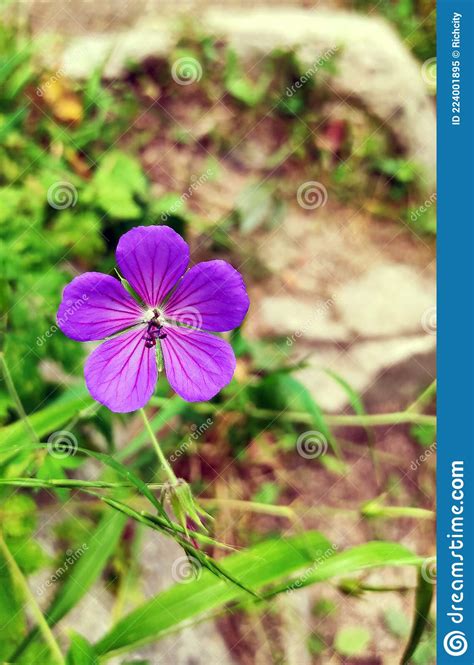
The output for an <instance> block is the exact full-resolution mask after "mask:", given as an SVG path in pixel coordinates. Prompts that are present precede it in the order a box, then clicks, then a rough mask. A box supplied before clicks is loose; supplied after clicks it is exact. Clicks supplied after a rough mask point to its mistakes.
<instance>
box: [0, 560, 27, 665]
mask: <svg viewBox="0 0 474 665" xmlns="http://www.w3.org/2000/svg"><path fill="white" fill-rule="evenodd" d="M0 589H1V593H0V662H2V663H3V662H4V661H7V660H8V657H9V656H10V655H11V653H12V651H13V649H14V648H15V646H16V645H17V644H18V642H19V641H20V640H21V637H22V635H24V633H25V630H26V617H25V614H24V611H23V606H24V602H23V599H22V597H21V594H20V593H19V591H18V588H17V587H16V585H15V584H14V583H13V580H12V578H11V573H10V571H9V569H8V566H7V563H6V561H5V559H4V557H3V554H2V553H1V552H0Z"/></svg>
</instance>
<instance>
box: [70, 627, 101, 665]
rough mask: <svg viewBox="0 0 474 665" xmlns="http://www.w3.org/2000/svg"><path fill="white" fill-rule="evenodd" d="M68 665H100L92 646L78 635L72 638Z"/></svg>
mask: <svg viewBox="0 0 474 665" xmlns="http://www.w3.org/2000/svg"><path fill="white" fill-rule="evenodd" d="M66 665H99V658H98V657H97V654H96V653H95V651H94V649H93V647H92V645H91V644H89V642H88V641H87V640H86V639H85V637H82V635H79V634H78V633H74V634H73V635H72V636H71V646H70V648H69V651H68V654H67V658H66Z"/></svg>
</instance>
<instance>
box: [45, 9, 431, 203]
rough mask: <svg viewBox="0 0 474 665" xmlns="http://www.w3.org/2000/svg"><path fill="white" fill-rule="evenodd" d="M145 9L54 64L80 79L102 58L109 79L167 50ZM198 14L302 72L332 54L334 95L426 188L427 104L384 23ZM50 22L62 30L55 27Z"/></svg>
mask: <svg viewBox="0 0 474 665" xmlns="http://www.w3.org/2000/svg"><path fill="white" fill-rule="evenodd" d="M91 4H92V3H91ZM147 9H148V13H147V14H146V24H145V25H143V24H140V23H137V24H136V26H135V27H134V28H132V29H131V30H123V31H121V32H115V33H113V32H110V30H114V29H115V30H116V27H115V22H111V25H110V26H109V32H107V33H105V32H103V33H96V34H92V33H90V34H88V35H85V36H80V37H76V38H74V39H73V41H72V42H71V44H70V45H69V46H68V47H67V48H66V50H65V51H64V55H63V57H62V62H61V63H60V68H61V69H62V70H63V71H64V72H65V73H67V74H68V75H69V76H72V77H77V78H83V77H87V76H88V75H90V74H91V73H92V72H93V71H94V70H95V69H96V68H97V67H98V66H100V65H101V64H102V63H103V62H104V60H106V62H107V64H106V66H105V76H106V77H108V78H113V77H117V76H120V75H121V74H122V73H123V72H124V71H125V70H126V67H127V65H128V64H129V62H130V61H132V62H133V61H134V62H138V61H140V60H143V59H145V58H147V57H148V56H163V55H166V53H168V52H169V51H170V50H171V49H172V47H173V45H174V43H175V40H176V34H175V33H174V31H173V30H174V29H173V25H174V24H173V22H172V21H171V20H170V18H169V17H167V16H166V15H163V14H160V12H159V11H156V13H150V11H149V8H147ZM88 11H89V12H91V11H93V9H92V8H91V7H89V9H88ZM199 18H200V27H201V29H202V30H204V31H210V32H213V33H215V34H216V35H217V36H219V37H220V38H222V37H224V38H225V39H227V41H228V42H229V43H230V44H231V45H232V46H233V47H234V48H235V49H237V50H238V51H239V52H240V53H241V54H242V55H244V56H245V57H256V58H258V59H259V60H261V59H262V58H263V57H264V56H265V55H268V54H269V53H271V51H272V50H274V49H275V48H277V47H284V48H291V49H295V51H296V52H297V53H298V55H299V57H300V59H301V61H302V62H303V66H306V67H307V76H306V78H311V77H312V76H313V75H314V73H315V72H316V71H317V69H318V68H319V67H321V64H322V63H323V62H324V61H326V60H327V59H328V57H330V56H331V55H333V54H335V56H336V57H337V67H336V73H335V74H333V75H332V76H331V79H330V87H331V89H332V91H333V93H334V97H335V99H336V101H338V102H340V103H341V104H343V103H344V100H345V99H346V98H348V97H350V99H351V102H352V103H355V104H358V105H359V106H361V107H362V108H364V109H366V110H367V111H368V112H369V113H370V114H371V115H373V116H375V117H377V118H379V120H380V121H381V122H382V123H383V124H385V125H386V126H387V127H388V129H390V130H391V131H392V132H393V134H394V136H395V137H396V139H397V141H398V142H399V144H400V146H401V147H402V148H403V149H404V150H405V151H406V154H407V156H408V157H410V158H411V159H413V161H415V162H416V163H418V164H420V165H421V166H422V167H423V170H424V175H423V177H424V180H425V183H426V189H427V190H432V188H433V186H434V178H435V176H434V165H435V161H436V146H435V141H434V140H433V137H434V135H435V111H434V106H433V103H432V100H431V98H430V96H429V94H428V89H427V88H428V84H427V83H426V82H425V81H424V79H423V76H422V71H421V67H420V65H419V63H417V62H416V60H415V59H414V57H413V56H412V55H411V54H410V52H409V51H408V49H407V48H406V47H405V45H404V44H403V42H402V41H401V40H400V38H399V36H398V35H397V34H396V32H395V31H394V30H393V29H392V28H391V26H390V25H389V24H388V23H387V22H385V21H384V20H382V19H380V18H377V17H375V16H364V15H360V14H356V13H353V12H345V11H338V10H311V11H309V10H307V9H300V8H287V9H282V8H265V7H263V8H258V9H245V10H242V9H232V8H228V7H226V8H223V7H218V8H211V9H207V10H206V9H203V11H202V12H199ZM142 21H143V19H142ZM55 28H56V29H59V30H61V26H60V25H55ZM433 55H434V54H433ZM55 65H56V66H57V63H55ZM302 84H303V85H304V81H303V82H302Z"/></svg>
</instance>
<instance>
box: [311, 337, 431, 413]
mask: <svg viewBox="0 0 474 665" xmlns="http://www.w3.org/2000/svg"><path fill="white" fill-rule="evenodd" d="M435 346H436V342H435V337H434V336H433V335H429V334H426V333H425V334H423V335H419V336H410V337H400V338H398V337H397V338H394V339H385V340H377V341H367V342H361V343H359V344H357V343H354V344H353V345H352V346H351V347H350V348H349V349H348V350H341V349H336V348H326V347H324V348H319V349H316V350H314V349H313V354H312V355H311V358H310V361H309V365H308V367H306V368H304V369H302V370H299V372H298V378H299V379H300V380H301V381H302V383H303V384H304V385H305V386H306V387H307V388H308V389H309V390H310V391H311V394H312V395H314V398H315V399H316V401H317V402H318V403H319V404H320V406H321V407H322V409H323V410H324V411H329V412H334V413H336V412H338V411H341V409H343V408H344V407H345V406H346V405H347V403H348V398H347V394H346V393H345V391H344V390H343V389H342V388H341V387H340V386H339V385H338V384H337V383H336V382H335V381H334V379H332V378H331V377H330V376H329V375H328V374H327V373H326V372H325V371H324V370H325V369H330V370H332V371H333V372H335V373H337V374H339V375H340V376H343V377H344V379H345V380H346V381H347V382H348V383H349V385H351V386H352V387H353V388H354V389H355V390H357V391H358V392H359V393H360V394H362V395H363V394H364V393H366V392H368V391H369V390H370V389H371V388H372V387H373V386H375V385H377V381H378V379H379V377H380V376H382V375H384V374H385V372H388V371H389V370H390V371H392V370H395V369H397V368H398V367H399V366H400V365H401V364H402V363H404V362H405V361H408V360H409V359H410V358H413V357H414V356H422V357H424V356H429V355H430V354H432V353H434V350H435ZM300 351H301V353H302V355H305V354H306V351H307V350H306V351H305V349H304V348H303V349H301V350H300ZM432 378H434V377H430V376H429V374H428V371H425V372H424V373H423V380H424V381H425V382H426V384H428V383H429V382H430V381H431V380H432ZM388 383H389V384H390V382H388ZM391 386H392V388H391V390H392V392H393V383H392V384H391ZM386 398H387V400H388V399H390V394H387V395H386Z"/></svg>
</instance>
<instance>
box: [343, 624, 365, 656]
mask: <svg viewBox="0 0 474 665" xmlns="http://www.w3.org/2000/svg"><path fill="white" fill-rule="evenodd" d="M370 639H371V638H370V633H369V631H368V630H367V628H360V627H358V626H354V627H353V628H341V629H340V630H338V631H337V633H336V637H335V639H334V648H335V649H336V651H337V652H338V653H340V654H341V656H349V657H350V656H361V655H362V654H363V653H364V651H365V650H366V649H367V647H368V646H369V643H370Z"/></svg>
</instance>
